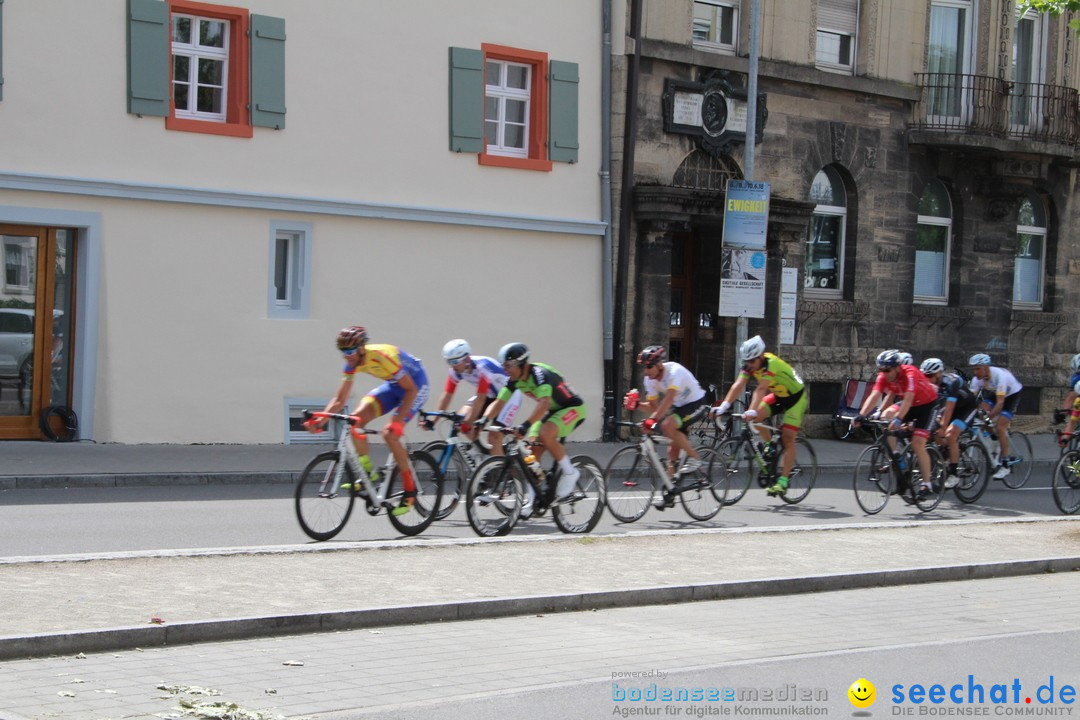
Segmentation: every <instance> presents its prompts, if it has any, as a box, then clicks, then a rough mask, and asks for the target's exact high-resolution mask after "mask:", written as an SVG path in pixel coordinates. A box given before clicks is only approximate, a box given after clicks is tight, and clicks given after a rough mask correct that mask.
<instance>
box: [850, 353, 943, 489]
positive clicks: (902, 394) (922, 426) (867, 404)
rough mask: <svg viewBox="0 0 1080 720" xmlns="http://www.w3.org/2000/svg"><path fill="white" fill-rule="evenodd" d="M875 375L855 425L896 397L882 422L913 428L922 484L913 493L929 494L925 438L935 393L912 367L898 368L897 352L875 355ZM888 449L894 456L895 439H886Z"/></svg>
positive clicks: (930, 385)
mask: <svg viewBox="0 0 1080 720" xmlns="http://www.w3.org/2000/svg"><path fill="white" fill-rule="evenodd" d="M877 366H878V370H880V371H881V372H879V373H878V376H877V382H875V383H874V389H873V390H872V391H871V392H870V394H869V395H867V396H866V400H864V401H863V404H862V407H861V408H860V409H859V416H858V417H857V418H855V422H856V423H858V422H859V421H860V420H862V419H864V418H865V417H866V415H867V414H869V413H870V411H872V410H873V409H874V408H875V407H877V403H878V401H879V400H881V399H882V398H883V397H886V396H891V397H895V398H899V402H897V403H894V404H892V405H889V407H887V408H885V410H884V411H883V412H882V413H881V417H882V419H884V420H889V421H890V423H889V426H890V427H891V428H893V429H896V428H899V427H900V424H901V423H902V422H904V421H905V420H906V421H908V422H910V423H911V425H912V426H913V427H914V428H915V430H914V432H913V433H912V438H911V448H912V450H914V451H915V457H916V458H917V459H918V461H919V471H920V473H921V474H922V483H921V487H920V489H919V490H918V491H917V492H918V493H919V494H920V495H929V494H931V493H932V492H933V488H932V486H931V485H930V454H929V453H927V452H926V439H927V438H928V437H930V431H931V426H932V424H933V423H934V422H935V417H934V408H935V406H936V405H937V399H938V390H937V386H935V385H934V384H933V383H932V382H930V381H929V380H927V379H926V376H925V375H923V374H922V371H920V370H919V368H917V367H915V366H914V365H902V364H901V363H900V353H899V352H898V351H897V350H885V351H884V352H882V353H881V354H880V355H878V356H877ZM889 446H890V447H891V448H892V451H893V455H894V456H895V454H896V438H893V437H890V438H889Z"/></svg>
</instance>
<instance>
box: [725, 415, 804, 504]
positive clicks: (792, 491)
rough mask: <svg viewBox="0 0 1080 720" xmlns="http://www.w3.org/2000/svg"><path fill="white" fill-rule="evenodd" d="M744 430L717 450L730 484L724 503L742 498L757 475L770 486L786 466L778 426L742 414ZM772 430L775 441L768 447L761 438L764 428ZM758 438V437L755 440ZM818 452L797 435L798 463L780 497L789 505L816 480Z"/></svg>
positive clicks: (730, 502)
mask: <svg viewBox="0 0 1080 720" xmlns="http://www.w3.org/2000/svg"><path fill="white" fill-rule="evenodd" d="M739 417H740V418H741V419H742V421H743V422H742V425H743V427H742V430H741V431H740V432H739V433H738V435H737V436H736V437H733V438H731V439H730V440H726V441H725V442H723V443H721V444H720V447H718V448H717V449H716V452H717V455H718V456H719V458H718V460H719V461H720V462H722V463H723V464H724V472H725V474H726V475H727V481H728V483H729V486H728V491H727V497H726V498H725V500H724V504H725V505H734V504H735V503H737V502H739V501H740V500H742V499H743V496H744V495H746V491H747V490H749V489H750V485H751V483H752V482H753V481H754V479H755V478H757V482H758V485H760V486H761V487H763V488H767V487H769V486H770V485H772V484H773V483H775V482H777V480H778V479H779V477H780V473H781V471H782V469H783V466H784V465H783V452H782V451H783V446H782V445H781V440H780V437H779V435H778V433H779V432H780V430H779V429H777V428H775V427H774V426H772V425H771V424H769V423H768V422H767V421H765V422H759V421H756V420H751V419H747V418H746V417H745V416H739ZM766 428H767V429H768V430H769V431H770V432H772V433H773V439H772V441H771V442H770V443H769V444H768V445H767V446H766V445H765V444H764V442H763V441H762V438H761V434H760V432H761V430H762V429H766ZM755 438H756V440H755ZM817 475H818V465H817V453H816V452H815V451H814V446H813V445H811V444H810V441H809V440H807V439H806V438H804V437H801V436H800V437H797V438H795V465H794V466H793V467H792V468H791V474H790V475H788V487H787V491H786V492H784V494H782V495H780V496H779V497H780V499H781V500H783V501H784V502H786V503H788V504H789V505H794V504H795V503H798V502H802V500H804V499H805V498H806V496H807V495H809V494H810V491H811V490H812V489H813V488H814V483H816V482H817Z"/></svg>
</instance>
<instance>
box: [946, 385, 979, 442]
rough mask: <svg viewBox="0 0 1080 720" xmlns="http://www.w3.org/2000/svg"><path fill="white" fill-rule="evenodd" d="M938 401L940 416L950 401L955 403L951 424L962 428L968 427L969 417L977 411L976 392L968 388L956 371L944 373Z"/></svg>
mask: <svg viewBox="0 0 1080 720" xmlns="http://www.w3.org/2000/svg"><path fill="white" fill-rule="evenodd" d="M938 403H939V406H940V410H939V412H938V416H939V417H940V415H941V413H942V412H943V411H944V409H945V406H946V405H947V404H948V403H953V412H952V419H951V420H950V421H949V424H950V425H956V426H957V427H959V428H960V429H961V430H963V429H965V428H966V427H967V423H968V418H969V417H970V416H971V414H972V413H973V412H974V411H975V407H976V401H975V394H974V393H973V392H971V390H969V389H968V387H967V384H966V383H965V382H964V379H963V378H962V377H960V376H959V375H957V374H956V373H943V374H942V376H941V382H940V384H939V385H938Z"/></svg>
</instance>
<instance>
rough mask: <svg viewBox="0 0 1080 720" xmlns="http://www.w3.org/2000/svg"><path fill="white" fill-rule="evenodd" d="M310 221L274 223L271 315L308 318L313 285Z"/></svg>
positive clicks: (271, 242)
mask: <svg viewBox="0 0 1080 720" xmlns="http://www.w3.org/2000/svg"><path fill="white" fill-rule="evenodd" d="M311 229H312V226H311V225H310V224H309V223H297V222H290V223H284V222H275V223H271V224H270V281H269V292H268V296H267V316H268V317H274V318H306V317H307V316H308V301H309V298H310V286H311V282H310V279H311Z"/></svg>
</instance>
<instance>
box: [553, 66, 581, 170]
mask: <svg viewBox="0 0 1080 720" xmlns="http://www.w3.org/2000/svg"><path fill="white" fill-rule="evenodd" d="M548 75H549V80H550V84H549V88H548V92H549V102H548V159H550V160H553V161H555V162H568V163H574V162H577V159H578V66H577V63H570V62H561V61H559V60H552V61H551V62H550V63H549V64H548Z"/></svg>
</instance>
